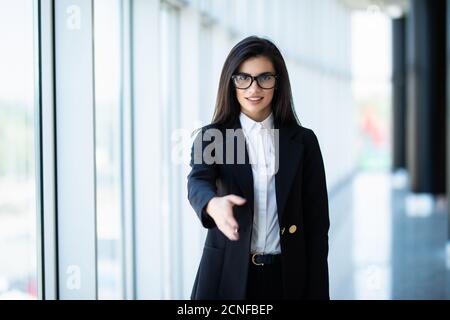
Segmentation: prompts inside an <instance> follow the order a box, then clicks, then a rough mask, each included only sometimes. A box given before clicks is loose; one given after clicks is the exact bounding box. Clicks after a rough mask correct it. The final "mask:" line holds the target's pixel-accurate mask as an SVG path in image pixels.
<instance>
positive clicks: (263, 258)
mask: <svg viewBox="0 0 450 320" xmlns="http://www.w3.org/2000/svg"><path fill="white" fill-rule="evenodd" d="M250 261H251V262H252V263H253V264H254V265H255V266H263V265H265V264H275V263H280V262H281V254H262V253H252V254H251V255H250Z"/></svg>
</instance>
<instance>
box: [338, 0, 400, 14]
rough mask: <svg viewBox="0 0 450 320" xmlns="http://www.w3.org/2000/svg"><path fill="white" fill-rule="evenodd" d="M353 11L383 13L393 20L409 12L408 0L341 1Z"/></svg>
mask: <svg viewBox="0 0 450 320" xmlns="http://www.w3.org/2000/svg"><path fill="white" fill-rule="evenodd" d="M339 1H340V2H341V3H343V4H344V5H345V6H347V7H349V8H350V9H352V10H367V11H370V12H382V13H385V14H387V15H389V16H391V17H392V18H398V17H401V16H403V15H404V14H405V12H406V11H407V10H408V2H409V1H408V0H339Z"/></svg>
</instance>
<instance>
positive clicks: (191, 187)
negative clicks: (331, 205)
mask: <svg viewBox="0 0 450 320" xmlns="http://www.w3.org/2000/svg"><path fill="white" fill-rule="evenodd" d="M242 141H244V143H243V144H242ZM242 146H243V147H242ZM191 167H192V170H191V172H190V173H189V175H188V198H189V201H190V203H191V205H192V207H193V208H194V210H195V212H196V213H197V215H198V217H199V218H200V220H201V223H202V224H203V226H204V227H205V228H208V234H207V237H206V241H205V245H204V250H203V255H202V259H201V262H200V266H199V269H198V272H197V276H196V279H195V283H194V287H193V290H192V295H191V299H329V289H328V264H327V256H328V229H329V216H328V197H327V188H326V181H325V171H324V165H323V160H322V155H321V151H320V148H319V143H318V141H317V138H316V135H315V134H314V133H313V131H312V130H310V129H307V128H305V127H302V126H301V125H300V124H299V122H298V120H297V116H296V114H295V111H294V106H293V101H292V93H291V86H290V82H289V77H288V72H287V69H286V65H285V62H284V59H283V57H282V55H281V53H280V51H279V50H278V49H277V47H276V46H275V45H274V44H273V43H272V42H270V41H269V40H267V39H263V38H259V37H255V36H252V37H248V38H246V39H244V40H242V41H241V42H239V43H238V44H237V45H236V46H235V47H234V48H233V49H232V50H231V52H230V53H229V55H228V57H227V59H226V61H225V64H224V66H223V70H222V74H221V77H220V83H219V91H218V96H217V102H216V108H215V112H214V117H213V121H212V123H211V124H210V125H208V126H206V127H203V128H202V129H201V131H200V132H199V134H198V135H197V137H196V139H195V141H194V145H193V147H192V153H191Z"/></svg>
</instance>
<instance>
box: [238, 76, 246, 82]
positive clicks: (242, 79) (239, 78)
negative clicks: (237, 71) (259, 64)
mask: <svg viewBox="0 0 450 320" xmlns="http://www.w3.org/2000/svg"><path fill="white" fill-rule="evenodd" d="M238 80H239V81H246V80H248V76H246V75H239V76H238Z"/></svg>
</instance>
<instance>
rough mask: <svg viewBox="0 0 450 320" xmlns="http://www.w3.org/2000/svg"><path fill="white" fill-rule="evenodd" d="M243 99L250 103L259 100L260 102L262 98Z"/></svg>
mask: <svg viewBox="0 0 450 320" xmlns="http://www.w3.org/2000/svg"><path fill="white" fill-rule="evenodd" d="M245 99H247V100H250V101H260V100H262V99H263V98H262V97H259V98H245Z"/></svg>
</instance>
